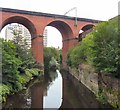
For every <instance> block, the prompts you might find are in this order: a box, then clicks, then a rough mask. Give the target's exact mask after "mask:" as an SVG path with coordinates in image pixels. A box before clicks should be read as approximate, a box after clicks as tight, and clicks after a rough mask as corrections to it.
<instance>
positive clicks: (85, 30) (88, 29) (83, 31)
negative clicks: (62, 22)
mask: <svg viewBox="0 0 120 110" xmlns="http://www.w3.org/2000/svg"><path fill="white" fill-rule="evenodd" d="M93 27H94V25H93V24H87V25H85V26H83V27H82V29H81V30H80V32H79V37H78V41H79V42H80V41H82V39H83V38H85V37H86V35H87V34H88V33H90V32H91V31H92V30H93Z"/></svg>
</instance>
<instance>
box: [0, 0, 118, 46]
mask: <svg viewBox="0 0 120 110" xmlns="http://www.w3.org/2000/svg"><path fill="white" fill-rule="evenodd" d="M119 1H120V0H0V7H4V8H13V9H21V10H28V11H37V12H44V13H52V14H60V15H64V14H65V13H66V12H68V11H69V10H70V9H72V8H74V7H76V8H77V11H76V10H72V11H70V12H69V13H68V14H67V16H74V17H75V16H76V12H77V17H80V18H89V19H96V20H105V21H106V20H109V19H110V18H113V17H115V16H117V15H118V2H119ZM50 36H52V37H53V36H54V38H53V39H54V40H52V41H49V40H50V38H49V37H50ZM56 36H59V37H56ZM55 39H56V40H58V39H59V41H60V40H62V38H61V34H60V32H59V31H57V30H56V29H54V28H50V27H48V44H49V46H50V45H51V44H54V45H55V42H54V41H56V40H55ZM56 44H60V47H61V45H62V43H56ZM51 46H52V45H51ZM56 47H57V46H56Z"/></svg>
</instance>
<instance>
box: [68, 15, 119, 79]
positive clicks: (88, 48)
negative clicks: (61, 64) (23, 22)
mask: <svg viewBox="0 0 120 110" xmlns="http://www.w3.org/2000/svg"><path fill="white" fill-rule="evenodd" d="M119 19H120V17H116V18H114V19H112V20H109V21H107V22H102V23H100V24H98V25H97V26H96V27H95V28H94V30H93V31H92V32H91V33H90V34H88V35H87V36H86V38H84V39H83V40H82V42H80V43H79V45H77V46H76V47H75V48H72V49H70V50H69V52H68V54H67V64H68V65H69V66H71V67H73V68H77V67H78V65H79V64H82V63H85V64H89V65H92V66H93V67H94V68H95V70H96V71H97V72H100V73H104V74H111V75H113V76H115V77H120V25H118V24H119V22H118V21H119Z"/></svg>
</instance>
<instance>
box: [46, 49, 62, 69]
mask: <svg viewBox="0 0 120 110" xmlns="http://www.w3.org/2000/svg"><path fill="white" fill-rule="evenodd" d="M59 63H60V51H59V50H58V49H56V48H53V47H44V69H45V70H49V69H50V68H52V67H54V68H58V67H59Z"/></svg>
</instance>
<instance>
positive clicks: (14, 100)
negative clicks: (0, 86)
mask: <svg viewBox="0 0 120 110" xmlns="http://www.w3.org/2000/svg"><path fill="white" fill-rule="evenodd" d="M3 108H42V109H43V110H44V109H46V108H56V109H59V110H60V109H62V108H105V110H106V109H107V108H108V109H110V108H111V107H110V105H104V104H101V103H100V102H98V101H97V100H96V97H95V95H94V94H93V93H92V92H91V91H90V90H89V89H87V88H86V87H85V86H84V85H83V84H82V83H80V82H78V81H77V80H76V79H75V78H73V76H71V75H69V74H68V73H65V72H64V71H61V72H59V71H58V70H56V71H50V72H49V73H45V75H44V76H43V77H40V78H37V79H33V80H32V81H31V82H30V84H29V85H28V88H27V89H26V90H22V91H20V92H18V93H17V94H14V95H11V96H9V97H8V99H7V102H6V103H5V104H3Z"/></svg>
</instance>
